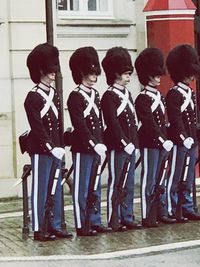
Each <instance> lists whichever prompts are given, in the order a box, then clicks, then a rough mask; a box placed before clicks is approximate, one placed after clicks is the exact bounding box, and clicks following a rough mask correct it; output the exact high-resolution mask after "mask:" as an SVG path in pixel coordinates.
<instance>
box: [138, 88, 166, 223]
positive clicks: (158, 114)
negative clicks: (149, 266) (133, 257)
mask: <svg viewBox="0 0 200 267" xmlns="http://www.w3.org/2000/svg"><path fill="white" fill-rule="evenodd" d="M156 102H157V103H156ZM135 108H136V112H137V116H138V120H139V129H138V137H139V146H140V151H141V157H142V174H141V176H142V181H141V182H142V184H141V196H142V218H143V219H146V218H147V217H148V214H149V208H150V202H151V194H152V192H153V189H154V186H155V184H156V181H157V179H158V174H159V171H160V167H161V164H162V162H163V161H164V160H166V159H167V156H168V152H167V151H166V150H165V149H163V143H164V142H165V141H166V140H167V139H168V138H167V131H166V125H167V122H166V119H165V100H164V97H163V96H162V95H161V93H160V92H159V91H158V90H157V89H156V88H153V87H151V86H149V85H147V86H145V88H144V89H143V90H142V92H141V93H140V94H139V95H138V97H137V98H136V101H135ZM161 184H163V185H164V180H163V181H162V183H161ZM164 196H165V195H162V198H163V199H164ZM165 202H166V201H163V203H161V205H165V204H166V203H165ZM162 216H167V210H166V209H164V208H163V207H162V206H161V208H160V210H159V217H162Z"/></svg>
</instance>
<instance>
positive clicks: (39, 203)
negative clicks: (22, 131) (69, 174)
mask: <svg viewBox="0 0 200 267" xmlns="http://www.w3.org/2000/svg"><path fill="white" fill-rule="evenodd" d="M31 165H32V195H31V204H32V228H33V231H42V230H43V227H44V218H45V204H46V200H47V192H48V185H49V181H50V173H51V171H52V168H55V166H57V167H56V169H57V171H56V172H55V175H54V177H56V179H54V182H55V183H54V185H55V187H54V189H55V194H54V196H53V208H52V213H53V218H52V220H51V221H50V222H49V227H51V228H52V229H56V230H58V229H61V215H62V191H61V190H62V188H61V161H60V160H58V159H57V158H55V157H54V156H48V155H38V154H34V155H32V156H31ZM53 172H54V171H53ZM54 177H53V178H54Z"/></svg>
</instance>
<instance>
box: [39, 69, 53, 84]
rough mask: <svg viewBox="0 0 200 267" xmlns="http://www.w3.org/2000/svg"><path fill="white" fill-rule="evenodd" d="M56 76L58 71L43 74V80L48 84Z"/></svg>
mask: <svg viewBox="0 0 200 267" xmlns="http://www.w3.org/2000/svg"><path fill="white" fill-rule="evenodd" d="M55 78H56V73H55V72H51V73H47V74H46V75H42V77H41V81H42V82H43V83H45V84H47V85H50V84H51V83H52V82H54V81H55Z"/></svg>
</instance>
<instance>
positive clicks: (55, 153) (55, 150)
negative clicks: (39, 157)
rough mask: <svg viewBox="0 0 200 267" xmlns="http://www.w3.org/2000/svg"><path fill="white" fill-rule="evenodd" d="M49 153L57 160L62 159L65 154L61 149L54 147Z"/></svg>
mask: <svg viewBox="0 0 200 267" xmlns="http://www.w3.org/2000/svg"><path fill="white" fill-rule="evenodd" d="M50 152H51V154H52V155H53V156H54V157H56V158H57V159H62V158H63V156H64V154H65V150H64V148H62V147H54V148H53V149H52V150H51V151H50Z"/></svg>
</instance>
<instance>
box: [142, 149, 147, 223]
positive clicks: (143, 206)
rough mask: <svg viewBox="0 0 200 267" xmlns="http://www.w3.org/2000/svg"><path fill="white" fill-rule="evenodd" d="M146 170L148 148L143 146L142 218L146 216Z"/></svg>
mask: <svg viewBox="0 0 200 267" xmlns="http://www.w3.org/2000/svg"><path fill="white" fill-rule="evenodd" d="M147 171H148V149H147V148H144V174H143V179H142V218H143V219H146V217H147V203H146V185H147Z"/></svg>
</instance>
